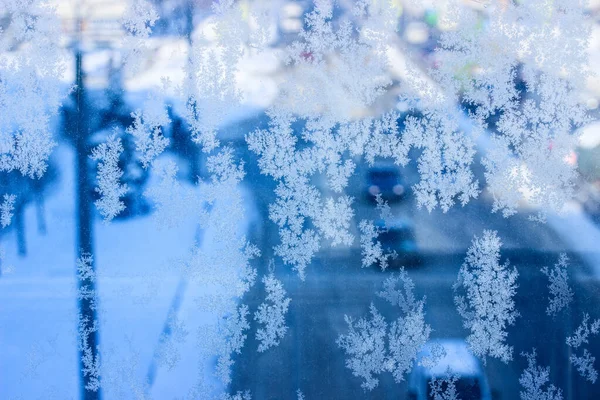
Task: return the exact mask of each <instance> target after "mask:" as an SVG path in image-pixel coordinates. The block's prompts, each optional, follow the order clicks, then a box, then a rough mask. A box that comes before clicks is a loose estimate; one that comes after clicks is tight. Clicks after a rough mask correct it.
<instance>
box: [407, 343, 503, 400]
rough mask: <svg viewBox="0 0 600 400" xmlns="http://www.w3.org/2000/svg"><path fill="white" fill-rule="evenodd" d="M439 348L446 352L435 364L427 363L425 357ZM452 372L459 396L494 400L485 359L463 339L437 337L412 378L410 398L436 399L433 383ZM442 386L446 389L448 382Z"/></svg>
mask: <svg viewBox="0 0 600 400" xmlns="http://www.w3.org/2000/svg"><path fill="white" fill-rule="evenodd" d="M436 348H437V349H441V348H443V352H444V354H443V355H442V356H441V357H440V358H439V359H438V360H437V362H434V363H433V365H426V364H425V363H423V361H424V358H425V357H427V358H430V357H432V355H433V354H434V352H435V349H436ZM423 364H425V365H423ZM448 373H450V374H451V375H453V376H454V377H455V378H456V381H455V382H454V385H455V389H456V395H457V398H459V399H461V400H492V391H491V390H490V386H489V383H488V379H487V377H486V375H485V372H484V370H483V368H482V366H481V362H480V361H479V359H477V357H475V356H474V355H473V353H471V351H470V350H469V346H468V344H467V343H466V342H465V341H464V340H462V339H436V340H432V341H429V342H428V343H426V344H425V346H423V349H422V350H421V352H420V353H419V355H418V357H417V361H416V362H415V365H414V367H413V369H412V371H411V374H410V378H409V380H408V396H407V399H408V400H433V396H432V394H431V386H430V382H432V381H433V380H435V379H444V378H448V377H449V376H448ZM442 387H443V389H446V387H447V384H445V385H442Z"/></svg>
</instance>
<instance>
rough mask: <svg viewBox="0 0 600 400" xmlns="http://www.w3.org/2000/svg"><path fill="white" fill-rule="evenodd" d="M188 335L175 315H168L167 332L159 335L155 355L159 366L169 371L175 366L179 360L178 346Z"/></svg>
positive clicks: (183, 325) (182, 323)
mask: <svg viewBox="0 0 600 400" xmlns="http://www.w3.org/2000/svg"><path fill="white" fill-rule="evenodd" d="M188 334H189V332H188V330H187V329H186V327H185V322H184V321H183V320H181V319H180V318H178V317H177V315H176V314H175V313H171V314H169V317H168V319H167V330H166V331H165V332H163V333H161V335H160V338H159V344H158V349H157V352H156V355H155V357H156V359H157V361H158V364H159V365H163V366H165V367H167V370H169V371H170V370H172V369H173V368H174V367H175V366H176V365H177V363H178V362H179V360H180V359H181V353H180V350H179V347H178V346H179V345H180V344H183V343H185V341H186V339H187V336H188Z"/></svg>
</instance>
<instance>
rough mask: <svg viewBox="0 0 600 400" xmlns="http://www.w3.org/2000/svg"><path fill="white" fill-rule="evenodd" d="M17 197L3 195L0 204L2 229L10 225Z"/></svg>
mask: <svg viewBox="0 0 600 400" xmlns="http://www.w3.org/2000/svg"><path fill="white" fill-rule="evenodd" d="M16 199H17V196H15V195H14V194H5V195H4V197H3V201H2V204H0V224H2V227H3V228H6V227H7V226H9V225H10V221H11V220H12V217H13V211H14V209H15V200H16Z"/></svg>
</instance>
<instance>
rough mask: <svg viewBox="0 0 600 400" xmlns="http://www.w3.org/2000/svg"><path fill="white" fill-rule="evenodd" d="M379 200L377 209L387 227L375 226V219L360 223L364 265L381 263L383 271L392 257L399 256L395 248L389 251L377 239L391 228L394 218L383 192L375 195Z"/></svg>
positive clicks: (377, 200) (364, 266)
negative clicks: (391, 221)
mask: <svg viewBox="0 0 600 400" xmlns="http://www.w3.org/2000/svg"><path fill="white" fill-rule="evenodd" d="M375 200H376V202H377V210H379V216H380V218H381V219H382V220H383V221H384V223H385V227H384V228H380V227H377V226H375V224H374V223H373V221H368V220H362V221H360V223H359V225H358V229H359V230H360V248H361V255H362V267H363V268H366V267H370V266H371V265H373V264H379V267H380V268H381V270H382V271H385V270H386V268H387V267H388V265H389V261H388V260H389V259H390V258H396V257H398V254H397V253H396V251H395V250H392V251H391V252H389V253H388V252H387V249H384V248H383V246H381V242H379V241H378V240H377V238H378V237H379V235H380V234H381V233H382V232H385V230H386V229H389V224H390V220H391V218H392V211H391V209H390V206H389V205H388V203H387V201H385V200H383V198H382V197H381V194H377V195H376V196H375Z"/></svg>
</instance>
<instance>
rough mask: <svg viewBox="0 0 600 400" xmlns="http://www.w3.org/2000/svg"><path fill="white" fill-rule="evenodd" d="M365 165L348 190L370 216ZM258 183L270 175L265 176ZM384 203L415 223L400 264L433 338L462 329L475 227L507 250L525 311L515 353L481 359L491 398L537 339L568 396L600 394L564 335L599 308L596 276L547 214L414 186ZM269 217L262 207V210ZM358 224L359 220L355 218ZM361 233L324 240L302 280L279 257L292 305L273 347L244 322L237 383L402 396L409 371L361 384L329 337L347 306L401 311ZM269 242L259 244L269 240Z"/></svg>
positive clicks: (509, 385)
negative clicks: (420, 201) (368, 260)
mask: <svg viewBox="0 0 600 400" xmlns="http://www.w3.org/2000/svg"><path fill="white" fill-rule="evenodd" d="M365 169H366V166H364V165H363V166H362V169H359V170H358V171H357V172H356V174H355V175H354V178H353V181H351V182H350V184H349V186H348V187H349V188H352V190H351V191H348V192H347V194H349V195H351V196H354V198H355V201H356V204H355V206H356V215H358V216H359V218H360V219H362V218H373V219H376V218H378V216H377V213H378V212H377V210H375V205H374V204H373V203H372V202H367V201H365V196H364V192H365V174H366V171H365ZM401 173H402V175H403V176H404V178H405V180H406V182H407V183H414V180H415V179H416V170H415V166H414V163H412V164H410V165H409V166H408V167H407V168H405V169H402V170H401ZM248 179H249V180H250V181H251V182H253V181H252V180H253V179H257V180H265V179H266V178H264V177H260V176H253V175H252V174H251V173H250V176H249V177H248ZM254 182H255V181H254ZM261 186H262V185H257V184H253V185H252V188H257V189H256V190H254V193H255V196H256V199H257V200H258V201H261V199H262V201H265V200H266V199H265V198H264V193H265V192H264V189H261ZM264 186H265V187H268V186H269V184H268V183H266V182H265V183H264ZM271 192H272V191H271ZM390 206H391V209H392V213H393V215H394V216H401V217H403V218H405V219H407V220H411V221H412V224H413V226H414V229H415V234H416V242H417V247H418V248H419V253H420V255H421V258H422V263H421V264H418V265H407V266H406V270H407V271H408V273H409V275H410V277H411V278H412V279H413V280H414V283H415V286H416V293H417V295H418V296H426V297H427V299H426V307H425V310H426V321H427V322H428V323H429V324H430V325H431V327H432V328H433V333H432V338H460V337H462V338H464V337H465V336H466V335H467V334H468V331H466V330H465V329H463V328H462V321H461V318H460V315H459V314H458V312H457V311H456V307H455V304H454V294H453V290H452V285H453V284H454V282H455V281H456V278H457V274H458V270H459V268H460V266H461V264H462V263H463V261H464V257H465V255H466V251H467V248H468V247H469V246H470V244H471V240H472V238H473V235H478V236H481V234H482V232H483V230H484V229H494V230H497V231H498V235H499V236H500V238H501V239H502V241H503V243H504V245H503V248H502V251H501V256H502V257H501V262H504V261H505V260H506V259H508V260H509V261H510V264H511V266H516V267H517V270H518V272H519V278H518V285H519V287H518V289H517V297H516V306H517V309H518V310H519V312H520V314H521V316H520V317H519V318H518V319H517V321H516V323H515V325H514V326H512V327H509V329H508V332H509V335H508V339H507V342H508V344H509V345H511V346H513V347H514V352H513V361H512V362H511V363H509V365H505V364H503V363H502V362H500V361H498V360H495V359H488V362H487V366H485V371H486V373H487V375H488V378H489V380H490V385H491V387H492V390H493V392H494V393H493V394H494V397H495V398H498V399H515V398H518V396H519V390H520V387H519V382H518V380H519V377H520V375H521V373H522V370H523V369H524V368H525V366H526V361H525V358H524V357H521V356H520V353H521V352H530V351H531V349H532V348H534V347H535V348H536V349H537V352H538V362H539V365H542V366H550V368H551V380H552V381H553V383H554V384H555V385H556V386H557V387H559V388H562V389H563V393H564V395H565V399H584V398H587V399H591V398H596V397H598V396H600V388H598V387H596V385H591V384H589V382H586V381H584V380H583V379H582V378H581V377H580V376H579V374H578V373H577V372H576V371H575V370H573V369H572V368H570V363H569V362H568V357H569V355H570V353H569V350H570V348H569V347H568V346H567V345H566V344H565V337H566V336H569V335H570V334H571V332H572V331H573V330H574V329H575V328H576V327H577V326H578V324H579V323H580V322H581V318H582V315H583V313H584V312H587V313H590V314H591V315H595V314H596V313H597V312H598V311H600V301H599V300H600V281H598V280H597V279H594V278H593V277H592V271H591V270H590V269H589V266H588V265H585V264H584V263H583V262H582V261H581V259H580V258H579V257H578V255H577V254H573V253H572V252H571V249H570V248H569V246H567V245H565V244H564V243H563V242H562V241H561V240H560V239H559V237H558V236H557V235H556V233H555V232H554V231H553V230H552V229H551V227H550V226H549V224H542V223H539V222H532V221H529V220H528V219H527V216H526V215H525V214H523V213H520V214H517V215H515V216H512V217H509V218H506V219H505V218H503V217H502V215H500V214H492V213H491V212H490V210H491V201H490V200H489V198H487V197H486V196H485V194H482V195H481V196H480V198H479V199H477V200H474V201H471V202H470V203H469V204H468V205H467V206H465V207H460V206H456V207H454V208H452V209H451V210H450V211H449V212H448V213H446V214H444V213H442V212H441V211H440V210H435V211H433V212H431V213H429V212H428V211H427V210H425V209H421V210H418V209H417V207H416V205H415V201H414V198H412V197H411V196H410V194H409V195H408V196H407V197H406V198H404V199H402V200H401V201H400V202H397V203H391V204H390ZM265 207H266V204H259V205H258V208H259V209H262V210H263V211H265V210H266V208H265ZM266 218H267V215H262V217H261V219H262V220H266ZM355 219H356V217H355ZM357 224H358V221H355V224H354V226H356V225H357ZM271 225H272V226H270V227H269V228H265V232H263V234H266V235H267V236H268V239H266V240H265V241H267V242H270V243H271V245H274V244H277V243H278V240H279V239H278V237H277V231H276V229H274V227H273V226H274V224H272V223H271ZM354 233H355V235H357V234H358V232H354ZM358 239H359V238H358V236H357V237H355V246H354V247H353V248H350V249H348V248H346V249H339V248H334V249H331V248H329V247H328V245H326V244H325V245H324V246H323V248H322V251H321V253H320V254H319V256H318V258H317V259H316V260H315V262H313V264H312V265H311V266H310V267H309V268H308V269H307V277H306V281H305V282H302V281H300V279H299V278H298V277H297V276H296V274H295V273H294V272H292V271H291V268H290V267H289V266H285V265H283V264H277V267H276V270H275V273H276V275H277V276H278V277H281V279H282V281H283V282H284V285H285V289H286V290H287V291H288V293H289V296H290V297H291V299H292V302H291V305H290V311H289V314H288V321H289V326H290V330H289V332H288V334H287V335H286V337H285V338H284V339H283V341H282V342H281V344H280V346H279V347H276V348H273V349H270V350H268V351H267V352H265V353H258V352H256V351H252V350H253V349H255V348H256V347H257V343H256V341H255V340H254V338H253V335H254V331H252V330H251V331H250V333H249V335H248V342H247V344H246V346H247V351H244V352H243V353H242V355H241V356H240V357H239V358H238V359H237V360H236V365H235V378H234V379H233V382H234V385H233V388H234V389H235V390H246V389H248V390H250V391H251V392H252V393H253V394H255V395H256V398H260V399H286V398H292V397H293V395H294V393H295V391H296V390H297V389H300V390H302V391H303V393H304V394H305V396H306V398H307V399H362V398H373V399H405V398H406V381H405V382H402V383H401V384H396V383H395V382H394V381H393V378H392V376H391V374H389V373H383V374H381V375H380V376H379V378H380V384H379V386H378V387H377V388H376V389H375V390H373V391H372V392H364V391H363V389H362V388H361V387H360V384H361V383H362V381H361V380H360V379H359V378H356V377H353V376H352V372H351V371H350V370H349V369H347V368H345V365H344V362H345V354H344V352H343V350H342V349H340V348H339V347H338V346H337V345H336V343H335V341H336V339H337V337H338V336H339V335H340V334H343V333H346V331H347V324H346V323H345V321H344V314H347V315H348V316H351V317H353V318H354V319H358V318H360V317H362V316H367V314H368V308H369V305H370V304H371V302H373V303H374V304H375V305H376V306H377V308H378V309H379V311H380V312H381V313H382V314H383V315H384V316H385V317H386V318H387V320H388V321H391V320H392V319H395V318H396V317H397V316H398V311H397V310H394V309H392V307H390V306H389V305H388V304H387V303H385V302H384V301H383V300H382V299H380V298H378V297H377V296H376V295H375V294H376V293H377V292H378V291H379V290H381V289H382V285H383V281H384V280H385V279H386V278H387V277H388V276H389V275H390V274H391V273H393V272H394V268H393V267H392V268H390V269H389V270H387V271H385V272H382V271H380V270H379V269H378V268H377V267H375V266H373V267H371V268H365V269H362V268H361V257H360V247H359V245H358V243H359V240H358ZM263 243H264V242H263ZM265 245H266V243H264V244H263V247H262V248H263V249H266V248H267V247H266V246H265ZM561 252H566V253H567V254H568V255H569V258H570V261H571V262H570V267H569V271H570V279H571V280H570V283H571V285H572V289H573V291H574V293H575V300H574V302H573V303H572V305H571V308H570V310H569V311H568V312H567V313H566V314H561V315H559V316H558V317H557V318H556V319H553V318H552V317H549V316H547V315H546V313H545V309H546V307H547V305H548V289H547V284H548V280H547V278H546V276H544V275H543V274H542V273H541V272H540V268H542V267H543V266H549V267H551V266H553V265H554V264H555V263H556V262H557V260H558V256H559V254H560V253H561ZM265 262H266V261H265ZM263 272H264V271H263ZM260 273H261V271H260V267H259V274H260ZM261 290H262V288H261V287H260V285H257V286H256V287H255V288H254V290H253V292H252V295H250V296H249V298H248V300H247V301H248V303H249V304H250V307H251V308H252V307H253V306H257V305H258V303H259V302H260V299H261V297H260V296H261V292H260V291H261ZM590 343H591V345H590V351H591V352H592V353H594V352H596V351H600V343H599V342H598V341H597V340H593V339H592V340H591V342H590ZM341 371H343V372H341ZM405 378H408V374H407V375H406V376H405Z"/></svg>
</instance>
